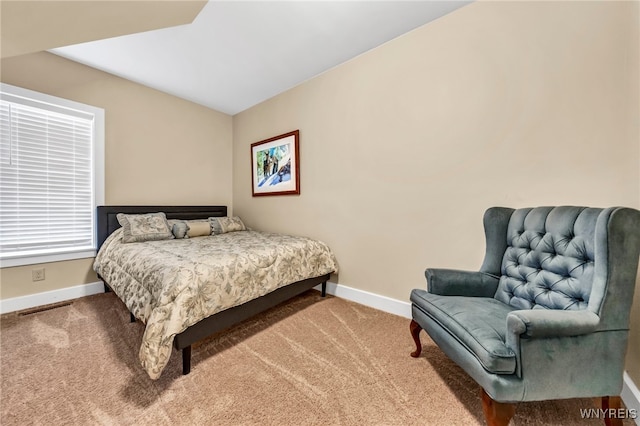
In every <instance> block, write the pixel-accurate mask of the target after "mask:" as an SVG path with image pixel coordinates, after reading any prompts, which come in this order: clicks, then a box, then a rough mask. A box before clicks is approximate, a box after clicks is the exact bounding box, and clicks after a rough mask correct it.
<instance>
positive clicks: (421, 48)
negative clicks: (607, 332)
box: [233, 2, 640, 383]
mask: <svg viewBox="0 0 640 426" xmlns="http://www.w3.org/2000/svg"><path fill="white" fill-rule="evenodd" d="M637 17H638V14H637V4H633V3H631V2H625V3H623V2H619V3H617V2H616V3H611V2H537V3H536V2H479V3H474V4H471V5H469V6H466V7H464V8H462V9H459V10H457V11H456V12H454V13H451V14H449V15H447V16H445V17H443V18H441V19H439V20H437V21H435V22H432V23H431V24H428V25H426V26H423V27H421V28H419V29H417V30H415V31H413V32H411V33H409V34H406V35H405V36H402V37H400V38H398V39H396V40H393V41H391V42H389V43H387V44H385V45H383V46H381V47H379V48H377V49H375V50H373V51H370V52H368V53H367V54H364V55H362V56H360V57H358V58H356V59H354V60H352V61H350V62H348V63H346V64H343V65H341V66H339V67H337V68H335V69H333V70H331V71H329V72H327V73H325V74H323V75H321V76H319V77H317V78H314V79H313V80H311V81H309V82H306V83H304V84H302V85H300V86H298V87H296V88H294V89H292V90H290V91H288V92H286V93H284V94H281V95H279V96H277V97H275V98H273V99H271V100H269V101H267V102H264V103H262V104H260V105H258V106H255V107H253V108H251V109H249V110H247V111H245V112H242V113H240V114H238V115H236V116H234V123H233V124H234V132H233V140H234V148H233V149H234V153H233V158H234V164H233V181H234V189H233V206H234V212H235V214H238V215H240V216H241V217H243V219H245V220H246V222H247V223H248V225H250V226H252V227H255V228H259V229H267V230H274V231H286V232H292V233H295V234H304V235H308V236H312V237H317V238H320V239H322V240H324V241H326V242H327V243H328V244H329V245H330V246H331V247H332V248H333V250H334V251H335V253H336V255H337V258H338V261H339V263H340V273H339V277H338V282H339V283H341V284H343V285H346V286H350V287H354V288H357V289H361V290H366V291H369V292H373V293H377V294H381V295H384V296H389V297H392V298H395V299H400V300H408V296H409V292H410V290H411V289H412V288H415V287H423V286H424V285H425V280H424V278H423V271H424V269H425V267H427V266H431V267H452V268H462V269H476V270H477V268H478V267H479V265H480V263H481V261H482V257H483V254H484V237H483V229H482V214H483V212H484V210H485V209H486V208H488V207H490V206H496V205H501V206H511V207H524V206H537V205H558V204H574V205H590V206H611V205H628V206H638V205H639V203H640V199H639V190H640V187H639V186H640V183H639V181H640V177H639V168H638V158H639V156H640V153H639V145H638V134H639V130H638V121H637V117H638V108H637V104H638V93H637V92H638V87H637V83H633V79H637V76H638V74H637V71H638V44H637V34H638V19H637ZM294 129H300V144H301V145H300V146H301V148H300V150H301V153H300V157H301V159H300V162H301V170H300V175H301V194H300V196H288V197H257V198H252V196H251V184H250V161H249V151H250V149H249V145H250V144H251V143H252V142H255V141H259V140H262V139H265V138H267V137H270V136H274V135H278V134H281V133H284V132H287V131H290V130H294ZM634 309H635V311H634V312H635V314H634V315H635V318H636V319H637V318H638V310H639V309H640V306H638V303H636V306H635V308H634ZM639 336H640V327H639V326H638V325H637V322H636V324H634V329H633V339H635V341H636V342H637V341H638V337H639ZM628 368H629V370H630V371H631V372H632V375H633V378H634V380H635V382H636V383H640V353H639V352H638V349H633V350H632V352H631V354H630V357H629V366H628Z"/></svg>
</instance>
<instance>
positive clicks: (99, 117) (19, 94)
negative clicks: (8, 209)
mask: <svg viewBox="0 0 640 426" xmlns="http://www.w3.org/2000/svg"><path fill="white" fill-rule="evenodd" d="M0 98H2V99H5V98H7V100H10V101H11V102H16V99H18V103H23V104H24V105H28V106H36V107H37V108H40V109H46V110H49V111H54V112H60V111H64V110H69V109H71V110H75V111H80V112H82V113H85V114H89V115H93V117H94V123H93V147H92V151H93V182H92V192H93V205H92V210H93V211H92V212H91V217H92V223H93V235H92V246H93V247H92V248H91V249H89V250H86V249H84V250H78V249H76V250H74V249H64V250H60V251H58V252H53V253H50V254H48V253H46V254H45V253H43V254H35V255H34V254H30V255H29V254H25V255H16V256H12V257H7V258H1V257H0V268H7V267H14V266H23V265H35V264H40V263H49V262H59V261H66V260H75V259H86V258H91V257H95V255H96V250H97V231H96V228H97V226H96V207H97V206H99V205H103V204H104V194H105V189H104V187H105V179H104V177H105V174H104V169H105V167H104V163H105V155H104V146H105V120H104V119H105V112H104V109H102V108H99V107H95V106H92V105H87V104H83V103H80V102H76V101H72V100H69V99H64V98H60V97H57V96H52V95H47V94H44V93H40V92H36V91H33V90H29V89H25V88H22V87H17V86H12V85H10V84H6V83H0Z"/></svg>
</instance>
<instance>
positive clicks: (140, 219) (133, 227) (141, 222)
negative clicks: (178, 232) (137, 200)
mask: <svg viewBox="0 0 640 426" xmlns="http://www.w3.org/2000/svg"><path fill="white" fill-rule="evenodd" d="M116 218H117V219H118V223H120V225H121V226H122V229H123V231H122V242H123V243H136V242H142V241H157V240H170V239H172V238H173V234H172V233H171V229H170V228H169V223H168V222H167V217H166V216H165V214H164V213H163V212H159V213H146V214H124V213H118V214H117V215H116Z"/></svg>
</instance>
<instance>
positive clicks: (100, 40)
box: [1, 0, 470, 114]
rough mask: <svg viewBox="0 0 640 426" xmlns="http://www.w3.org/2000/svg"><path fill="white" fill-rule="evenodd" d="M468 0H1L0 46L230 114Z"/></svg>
mask: <svg viewBox="0 0 640 426" xmlns="http://www.w3.org/2000/svg"><path fill="white" fill-rule="evenodd" d="M468 3H470V1H451V0H449V1H217V0H211V1H209V2H203V1H51V0H49V1H35V2H34V1H6V0H5V1H2V6H1V7H2V9H1V13H2V55H3V57H6V56H13V55H18V54H25V53H30V52H33V51H40V50H50V51H51V52H53V53H55V54H57V55H60V56H63V57H66V58H68V59H71V60H73V61H77V62H80V63H83V64H86V65H89V66H91V67H95V68H98V69H101V70H103V71H106V72H109V73H112V74H115V75H118V76H120V77H123V78H126V79H129V80H131V81H135V82H137V83H140V84H143V85H146V86H149V87H152V88H155V89H157V90H161V91H164V92H166V93H170V94H172V95H175V96H178V97H181V98H184V99H187V100H190V101H192V102H195V103H198V104H201V105H204V106H207V107H210V108H213V109H216V110H219V111H222V112H225V113H228V114H236V113H238V112H240V111H243V110H244V109H247V108H249V107H251V106H253V105H255V104H258V103H260V102H262V101H264V100H266V99H268V98H270V97H273V96H275V95H277V94H279V93H281V92H283V91H286V90H288V89H290V88H292V87H294V86H296V85H298V84H300V83H302V82H304V81H306V80H308V79H310V78H313V77H314V76H317V75H319V74H321V73H322V72H324V71H326V70H328V69H331V68H332V67H335V66H337V65H339V64H341V63H343V62H345V61H348V60H349V59H351V58H353V57H355V56H357V55H360V54H362V53H364V52H366V51H368V50H370V49H373V48H375V47H377V46H379V45H381V44H383V43H385V42H387V41H389V40H391V39H393V38H396V37H398V36H401V35H402V34H404V33H406V32H408V31H411V30H413V29H415V28H417V27H419V26H422V25H424V24H426V23H428V22H430V21H432V20H434V19H437V18H439V17H441V16H443V15H445V14H447V13H449V12H451V11H453V10H455V9H457V8H459V7H462V6H464V5H466V4H468ZM61 46H63V47H61Z"/></svg>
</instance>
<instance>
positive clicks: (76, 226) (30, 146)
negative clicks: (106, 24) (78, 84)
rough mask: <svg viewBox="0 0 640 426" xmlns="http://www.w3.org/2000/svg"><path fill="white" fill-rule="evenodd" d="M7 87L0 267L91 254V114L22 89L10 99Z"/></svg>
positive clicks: (1, 110) (1, 130)
mask: <svg viewBox="0 0 640 426" xmlns="http://www.w3.org/2000/svg"><path fill="white" fill-rule="evenodd" d="M6 86H7V85H3V87H2V89H3V90H2V93H1V95H2V96H1V98H0V136H1V142H0V256H1V258H2V261H3V265H2V266H8V265H7V261H10V260H12V259H23V260H24V261H23V262H18V263H21V264H25V263H38V262H43V261H51V260H59V259H58V258H56V259H49V260H47V256H48V255H60V254H65V253H66V254H72V253H75V254H76V255H75V256H73V255H72V256H70V257H66V258H74V257H87V256H91V255H94V254H95V247H96V241H95V232H94V229H95V226H94V212H95V206H96V184H95V177H96V176H95V174H96V172H95V170H96V158H97V156H96V155H95V154H96V152H95V149H96V143H95V139H96V111H93V112H92V111H90V110H91V109H92V107H89V106H82V105H81V104H76V103H73V102H70V101H65V100H62V99H58V98H53V97H49V96H45V97H46V101H42V100H39V99H34V98H30V97H26V96H22V95H24V93H26V92H29V91H24V92H22V93H21V95H15V94H14V93H15V91H14V93H8V91H9V90H7V87H6ZM9 87H11V86H9ZM30 94H33V93H30ZM43 99H44V98H43ZM51 101H54V102H55V103H54V102H51ZM63 104H64V105H63ZM71 104H73V106H74V107H76V106H80V107H81V108H83V107H88V109H89V111H87V110H86V109H87V108H83V109H85V110H81V109H76V108H71V107H69V106H68V105H71ZM100 111H102V110H99V111H98V114H99V112H100ZM99 127H101V126H99ZM34 256H37V259H35V260H33V261H29V258H33V257H34ZM43 256H44V257H43ZM25 258H27V259H26V260H25ZM14 263H15V262H14Z"/></svg>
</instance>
